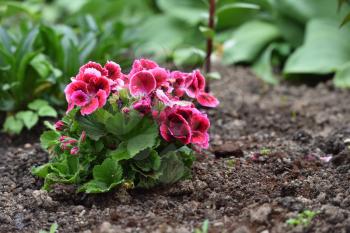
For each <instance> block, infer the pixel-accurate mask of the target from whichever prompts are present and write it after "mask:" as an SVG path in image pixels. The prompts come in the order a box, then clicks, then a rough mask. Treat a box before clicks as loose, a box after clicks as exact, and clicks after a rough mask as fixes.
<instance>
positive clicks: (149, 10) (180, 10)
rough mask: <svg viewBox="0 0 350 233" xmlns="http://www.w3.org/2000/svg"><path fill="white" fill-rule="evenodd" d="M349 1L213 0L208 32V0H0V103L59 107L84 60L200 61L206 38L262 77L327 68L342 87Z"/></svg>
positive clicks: (349, 65) (348, 60)
mask: <svg viewBox="0 0 350 233" xmlns="http://www.w3.org/2000/svg"><path fill="white" fill-rule="evenodd" d="M348 3H349V1H348V0H338V1H336V0H217V1H216V11H215V19H216V20H215V21H216V25H215V31H213V30H211V29H209V28H207V27H206V26H207V21H208V7H209V4H208V1H207V0H99V1H96V0H74V1H71V0H25V1H14V0H3V1H0V71H1V72H0V86H1V92H0V111H1V112H6V114H7V117H10V116H14V115H15V114H16V112H18V111H26V110H28V104H29V103H30V102H31V101H34V100H36V99H43V100H46V101H48V102H49V104H50V105H52V106H55V107H59V108H60V109H62V107H64V105H65V102H64V96H63V88H64V86H65V84H66V83H67V82H68V81H69V79H70V77H72V76H74V75H75V73H76V72H77V70H78V68H79V66H81V65H82V64H84V63H86V62H87V61H89V60H94V61H97V62H100V63H104V62H105V61H106V60H114V61H116V62H118V63H120V64H121V65H122V67H123V68H127V67H129V66H130V63H131V60H132V59H133V58H135V57H142V56H143V57H150V58H153V59H155V60H156V61H158V62H171V63H173V64H175V65H176V66H198V65H201V64H203V62H204V59H205V55H206V54H205V48H206V47H205V45H206V43H205V42H206V39H207V38H213V39H214V48H215V53H214V55H213V57H215V58H217V60H220V61H222V62H223V63H224V64H241V63H243V64H249V65H251V66H252V68H253V70H254V72H255V73H256V74H257V75H258V76H259V77H261V78H262V79H263V80H264V81H266V82H268V83H271V84H276V83H278V82H279V76H280V75H279V74H280V73H282V74H283V76H284V77H286V78H291V79H293V78H295V77H300V76H301V77H307V76H305V74H316V75H326V74H327V75H328V74H333V73H335V78H334V84H335V86H337V87H350V75H349V74H350V55H349V54H350V46H349V43H348V40H349V39H348V38H349V36H350V25H349V24H346V22H347V21H349V19H350V16H349V12H350V6H349V4H348ZM341 25H342V26H341ZM340 26H341V27H340ZM276 71H277V74H276ZM310 77H314V75H312V76H310Z"/></svg>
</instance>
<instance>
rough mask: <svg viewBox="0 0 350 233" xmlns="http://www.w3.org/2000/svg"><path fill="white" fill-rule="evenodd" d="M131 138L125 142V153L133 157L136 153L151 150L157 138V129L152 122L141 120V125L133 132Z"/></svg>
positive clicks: (145, 119)
mask: <svg viewBox="0 0 350 233" xmlns="http://www.w3.org/2000/svg"><path fill="white" fill-rule="evenodd" d="M134 135H135V136H133V137H131V138H129V139H128V141H127V151H128V153H129V155H130V156H134V155H136V154H137V153H139V152H141V151H143V150H145V149H147V148H152V147H153V146H154V145H155V144H156V142H157V140H156V139H157V137H158V127H157V124H156V123H155V122H154V121H153V120H149V119H147V118H143V120H142V125H141V126H140V128H138V129H137V130H136V131H135V132H134Z"/></svg>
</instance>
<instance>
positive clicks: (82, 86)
mask: <svg viewBox="0 0 350 233" xmlns="http://www.w3.org/2000/svg"><path fill="white" fill-rule="evenodd" d="M78 90H81V91H82V92H85V93H86V92H87V84H86V83H85V82H83V81H80V80H74V81H73V82H71V83H70V84H68V85H67V86H66V88H65V89H64V93H65V94H66V99H67V102H71V101H70V99H71V95H72V94H73V92H75V91H78Z"/></svg>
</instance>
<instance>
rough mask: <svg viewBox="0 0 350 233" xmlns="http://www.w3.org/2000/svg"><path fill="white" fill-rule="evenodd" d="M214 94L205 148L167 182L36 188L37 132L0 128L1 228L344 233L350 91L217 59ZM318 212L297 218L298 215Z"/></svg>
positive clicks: (349, 219)
mask: <svg viewBox="0 0 350 233" xmlns="http://www.w3.org/2000/svg"><path fill="white" fill-rule="evenodd" d="M217 70H218V71H220V73H221V75H222V79H221V80H220V81H216V82H214V83H212V92H214V93H215V94H216V95H217V97H218V98H219V99H220V101H221V105H220V107H219V108H218V109H215V110H207V112H208V114H209V116H210V118H211V124H212V128H211V138H212V139H211V148H210V151H211V153H208V154H207V155H201V156H199V157H198V159H197V161H196V163H195V165H194V167H193V177H192V179H190V180H186V181H183V182H180V183H178V184H176V185H174V186H172V187H159V188H155V189H151V190H121V189H119V190H115V192H112V193H108V194H103V195H84V194H75V190H74V189H73V188H72V187H70V186H61V185H57V186H55V189H54V191H52V192H50V193H47V192H45V191H42V190H40V187H41V185H42V180H40V179H37V178H35V177H33V176H32V175H31V173H30V169H31V167H32V166H34V165H40V164H43V163H45V162H46V161H47V159H48V155H47V153H46V152H45V151H43V150H42V149H40V146H39V144H38V136H37V134H33V135H32V137H28V135H27V136H26V137H27V138H26V139H25V140H18V139H16V140H12V139H11V138H8V137H6V136H4V135H1V136H0V139H1V141H2V143H1V145H0V232H1V233H11V232H39V230H41V229H43V230H48V229H49V228H50V225H51V224H52V223H54V222H57V224H58V226H59V228H58V230H59V232H60V233H61V232H62V233H63V232H67V233H73V232H84V233H112V232H157V233H162V232H169V233H172V232H176V233H186V232H193V231H194V229H195V228H200V227H201V226H202V224H203V222H204V221H205V220H208V221H209V232H210V233H215V232H230V233H231V232H233V233H255V232H258V233H284V232H318V233H328V232H336V233H338V232H339V233H346V232H350V186H349V184H350V149H349V146H350V105H349V100H350V92H349V91H343V90H338V89H334V87H333V86H332V85H331V83H330V82H329V81H328V82H323V83H319V84H318V85H317V86H314V87H309V86H306V85H291V84H288V83H282V84H281V85H279V86H275V87H270V86H267V85H266V84H264V83H263V82H261V81H260V80H259V79H257V78H255V77H254V75H253V74H252V73H251V72H250V71H249V69H246V68H239V67H238V68H223V67H217ZM305 210H312V211H314V212H315V213H316V216H315V217H314V218H313V219H312V220H310V221H309V222H307V221H306V223H305V224H303V223H300V224H298V225H296V226H292V225H290V224H287V223H286V222H287V221H288V220H290V219H293V218H296V217H297V215H298V213H301V212H303V211H305Z"/></svg>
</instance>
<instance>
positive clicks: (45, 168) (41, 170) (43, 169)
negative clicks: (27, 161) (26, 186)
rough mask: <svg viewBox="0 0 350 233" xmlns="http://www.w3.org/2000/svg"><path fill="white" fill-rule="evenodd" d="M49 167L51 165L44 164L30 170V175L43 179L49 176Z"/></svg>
mask: <svg viewBox="0 0 350 233" xmlns="http://www.w3.org/2000/svg"><path fill="white" fill-rule="evenodd" d="M50 167H51V163H46V164H44V165H41V166H39V167H33V168H32V174H34V175H36V176H38V177H41V178H45V177H46V176H47V175H48V174H49V168H50Z"/></svg>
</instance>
